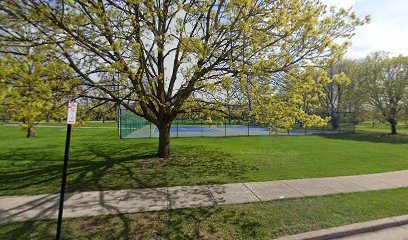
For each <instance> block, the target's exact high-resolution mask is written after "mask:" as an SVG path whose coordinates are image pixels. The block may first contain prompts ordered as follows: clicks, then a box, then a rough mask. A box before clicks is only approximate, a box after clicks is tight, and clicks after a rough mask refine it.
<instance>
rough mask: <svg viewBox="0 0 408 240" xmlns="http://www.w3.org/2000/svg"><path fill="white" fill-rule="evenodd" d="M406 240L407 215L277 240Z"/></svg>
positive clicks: (407, 239)
mask: <svg viewBox="0 0 408 240" xmlns="http://www.w3.org/2000/svg"><path fill="white" fill-rule="evenodd" d="M306 239H308V240H312V239H314V240H329V239H337V240H391V239H392V240H408V215H403V216H397V217H390V218H384V219H380V220H374V221H369V222H362V223H355V224H351V225H345V226H340V227H335V228H328V229H323V230H318V231H313V232H306V233H301V234H296V235H291V236H285V237H281V238H278V239H277V240H306Z"/></svg>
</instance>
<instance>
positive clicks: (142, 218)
mask: <svg viewBox="0 0 408 240" xmlns="http://www.w3.org/2000/svg"><path fill="white" fill-rule="evenodd" d="M407 199H408V188H400V189H393V190H384V191H372V192H363V193H351V194H338V195H331V196H323V197H322V196H321V197H310V198H298V199H286V200H279V201H271V202H263V203H250V204H241V205H228V206H216V207H207V208H195V209H183V210H172V211H161V212H149V213H138V214H125V215H106V216H98V217H87V218H71V219H64V222H63V232H62V234H63V236H62V238H63V239H272V238H274V237H277V236H283V235H287V234H295V233H300V232H306V231H312V230H317V229H323V228H329V227H334V226H340V225H346V224H351V223H355V222H362V221H369V220H374V219H380V218H385V217H390V216H397V215H403V214H408V201H407ZM55 229H56V220H49V221H33V222H22V223H10V224H3V225H0V236H2V239H3V240H8V239H10V240H14V239H52V238H54V236H55Z"/></svg>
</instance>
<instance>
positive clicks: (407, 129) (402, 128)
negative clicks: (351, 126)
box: [356, 122, 408, 134]
mask: <svg viewBox="0 0 408 240" xmlns="http://www.w3.org/2000/svg"><path fill="white" fill-rule="evenodd" d="M356 130H357V131H362V132H378V133H391V126H390V125H389V124H378V123H376V124H375V125H374V127H373V125H372V123H371V122H364V123H362V124H359V125H356ZM397 133H398V134H408V126H407V125H405V124H398V125H397Z"/></svg>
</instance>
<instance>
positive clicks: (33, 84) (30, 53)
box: [0, 47, 74, 137]
mask: <svg viewBox="0 0 408 240" xmlns="http://www.w3.org/2000/svg"><path fill="white" fill-rule="evenodd" d="M20 53H21V55H18V56H16V55H10V54H7V55H4V56H2V57H0V81H1V83H2V84H4V86H5V88H6V89H7V90H8V91H7V92H5V93H4V98H3V100H1V99H0V110H1V111H2V112H3V113H7V114H8V115H9V116H11V118H12V119H13V120H17V121H22V122H23V127H24V129H25V130H26V132H27V137H35V136H36V135H35V131H34V130H35V129H34V128H35V123H36V122H39V121H42V120H44V119H45V118H46V116H47V115H48V114H50V113H53V114H54V115H58V114H61V112H62V111H64V110H65V108H62V107H63V106H65V104H64V103H65V102H66V99H67V95H68V94H69V93H71V91H72V87H73V86H74V81H73V80H72V79H70V78H69V74H68V71H67V70H66V68H64V67H63V66H64V65H65V63H64V62H61V61H60V60H58V59H57V58H55V57H53V56H52V55H48V54H47V53H49V52H48V51H47V50H45V49H39V48H30V47H27V48H26V52H20ZM0 91H2V90H0ZM0 95H3V94H1V93H0Z"/></svg>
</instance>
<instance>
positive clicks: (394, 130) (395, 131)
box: [389, 119, 397, 135]
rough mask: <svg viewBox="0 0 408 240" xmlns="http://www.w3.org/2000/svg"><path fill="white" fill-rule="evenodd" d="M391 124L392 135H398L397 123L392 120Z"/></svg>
mask: <svg viewBox="0 0 408 240" xmlns="http://www.w3.org/2000/svg"><path fill="white" fill-rule="evenodd" d="M389 122H390V124H391V134H392V135H394V134H397V121H395V120H394V119H391V120H390V121H389Z"/></svg>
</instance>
